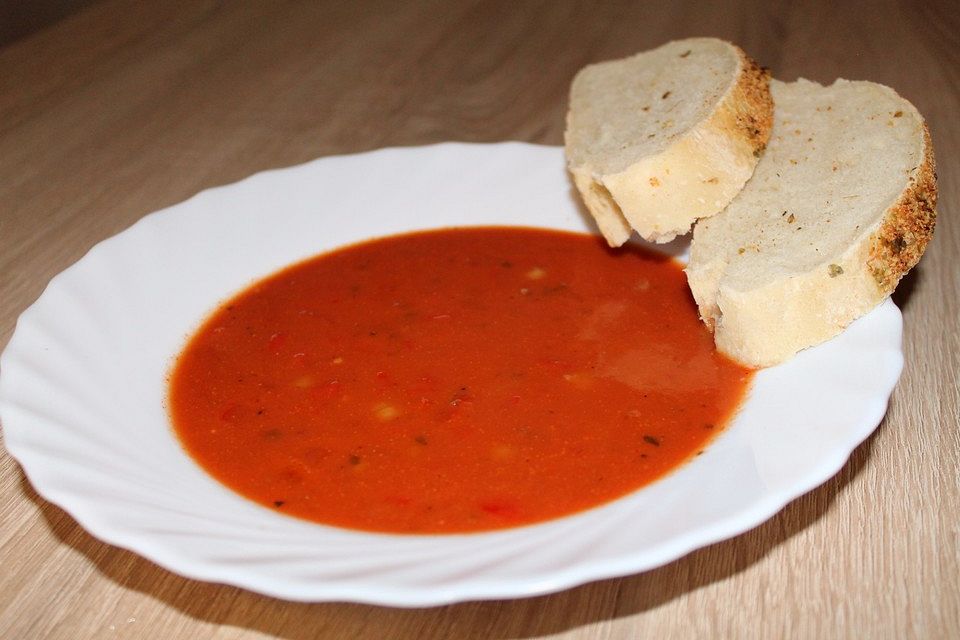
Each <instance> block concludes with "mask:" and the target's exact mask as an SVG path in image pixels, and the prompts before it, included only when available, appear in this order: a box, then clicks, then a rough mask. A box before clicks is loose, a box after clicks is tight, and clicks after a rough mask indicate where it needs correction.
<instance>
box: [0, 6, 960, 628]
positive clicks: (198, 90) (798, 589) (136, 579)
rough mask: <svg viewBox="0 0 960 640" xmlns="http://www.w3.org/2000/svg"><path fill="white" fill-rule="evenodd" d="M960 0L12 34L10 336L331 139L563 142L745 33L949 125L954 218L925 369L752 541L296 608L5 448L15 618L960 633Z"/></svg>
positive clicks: (946, 211) (103, 10)
mask: <svg viewBox="0 0 960 640" xmlns="http://www.w3.org/2000/svg"><path fill="white" fill-rule="evenodd" d="M958 13H960V12H958V11H957V7H956V6H955V3H950V2H946V1H943V2H939V3H919V2H918V3H896V2H875V3H871V7H870V9H869V10H864V9H863V8H862V7H861V6H859V5H856V4H855V3H849V4H843V3H837V4H834V3H828V2H804V3H799V2H778V1H776V0H772V1H764V2H760V1H756V2H742V3H739V4H725V5H723V6H720V5H719V4H718V5H717V6H713V5H711V4H710V3H701V2H695V1H692V0H685V1H682V2H672V3H655V4H653V3H651V4H643V3H635V2H623V3H596V4H589V3H579V2H548V1H542V2H535V1H525V2H520V3H517V2H512V1H510V2H508V1H506V0H493V1H488V2H479V1H473V2H471V1H467V0H457V1H454V2H446V1H443V0H411V1H410V2H404V3H395V2H388V1H379V2H378V1H375V0H373V1H363V2H307V1H303V2H281V1H278V2H252V1H250V2H244V1H238V2H233V1H231V2H215V1H213V0H172V1H169V2H147V3H141V2H136V1H134V0H102V1H100V2H96V3H93V4H91V5H90V6H89V7H87V8H85V9H83V10H82V11H80V12H79V13H77V14H75V15H73V16H71V17H70V18H68V19H66V20H64V21H62V22H60V23H58V24H56V25H53V26H51V27H49V28H46V29H44V30H41V31H39V32H37V33H35V34H33V35H31V36H29V37H27V38H24V39H21V40H18V41H16V42H14V43H13V44H11V45H9V46H7V47H6V48H3V49H0V300H2V305H0V344H6V342H7V341H8V340H9V337H10V335H11V334H12V332H13V328H14V323H15V320H16V317H17V316H18V315H19V313H20V312H21V311H22V310H23V309H25V308H26V307H27V306H28V305H29V304H30V303H31V302H32V301H33V300H35V299H36V298H37V296H38V295H40V293H41V292H42V290H43V288H44V286H45V285H46V283H47V282H48V281H49V279H50V278H51V277H52V276H53V275H55V274H56V273H58V272H59V271H61V270H63V269H64V268H66V267H67V266H69V265H70V264H72V263H73V262H74V261H76V260H77V259H78V258H80V257H81V256H82V255H83V254H84V253H85V252H86V251H87V250H88V249H89V248H90V247H91V246H92V245H93V244H95V243H96V242H98V241H100V240H102V239H104V238H106V237H108V236H110V235H112V234H114V233H116V232H118V231H120V230H122V229H124V228H126V227H127V226H129V225H130V224H131V223H133V222H134V221H136V220H137V219H139V218H140V217H141V216H143V215H145V214H147V213H149V212H150V211H153V210H155V209H158V208H161V207H163V206H166V205H170V204H173V203H176V202H178V201H180V200H183V199H185V198H187V197H188V196H190V195H192V194H193V193H195V192H197V191H199V190H201V189H203V188H206V187H210V186H214V185H218V184H224V183H228V182H232V181H234V180H237V179H239V178H242V177H244V176H246V175H248V174H251V173H254V172H256V171H259V170H263V169H268V168H274V167H279V166H285V165H291V164H295V163H299V162H303V161H306V160H310V159H312V158H316V157H318V156H324V155H330V154H335V153H346V152H356V151H362V150H367V149H373V148H377V147H382V146H393V145H414V144H425V143H431V142H437V141H441V140H468V141H500V140H525V141H531V142H541V143H548V144H560V143H561V142H562V133H563V115H564V112H565V109H566V91H567V87H568V85H569V82H570V79H571V78H572V76H573V74H574V73H575V71H576V70H577V69H579V68H580V67H581V66H582V65H584V64H586V63H588V62H593V61H598V60H602V59H607V58H612V57H616V56H622V55H626V54H629V53H632V52H635V51H638V50H641V49H645V48H649V47H652V46H655V45H657V44H659V43H661V42H663V41H666V40H668V39H672V38H677V37H684V36H690V35H716V36H719V37H723V38H728V39H731V40H733V41H735V42H737V43H739V44H740V45H741V46H743V47H744V48H745V49H746V50H747V51H748V52H750V53H751V54H752V55H753V56H754V57H756V58H757V59H758V60H759V61H760V62H761V63H762V64H764V65H766V66H769V67H771V68H772V69H773V71H774V73H775V74H776V75H777V76H778V77H780V78H782V79H786V80H790V79H794V78H796V77H798V76H804V77H808V78H811V79H815V80H820V81H825V82H829V81H831V80H832V79H833V78H834V77H837V76H842V77H847V78H853V79H869V80H874V81H878V82H882V83H885V84H888V85H891V86H893V87H895V88H896V89H897V90H898V91H899V92H900V93H901V94H902V95H904V96H905V97H907V98H908V99H910V100H911V101H913V102H914V103H915V104H916V105H917V107H918V108H919V109H920V111H921V112H922V113H923V114H924V115H925V116H926V117H927V118H928V121H929V124H930V129H931V132H932V135H933V140H934V144H935V146H936V149H937V157H938V160H939V174H940V190H941V196H940V206H939V213H940V221H939V224H938V228H937V231H936V234H935V238H934V240H933V242H932V243H931V246H930V248H929V249H928V253H927V255H926V257H925V258H924V259H923V261H922V262H921V264H920V266H919V267H918V268H917V269H916V270H915V271H914V272H913V273H912V274H911V275H910V276H908V278H907V279H906V280H905V281H904V282H903V283H902V285H901V288H900V289H899V290H898V292H897V293H896V294H895V299H896V301H897V302H898V304H899V305H900V306H901V308H902V309H903V314H904V323H905V335H904V348H905V355H906V363H907V364H906V368H905V370H904V373H903V377H902V379H901V381H900V384H899V386H898V388H897V390H896V391H895V393H894V395H893V398H892V401H891V405H890V408H889V411H888V413H887V416H886V418H885V419H884V421H883V422H882V423H881V425H880V426H879V428H878V429H877V431H876V433H875V434H874V435H873V436H872V437H871V438H870V439H868V440H867V442H866V443H865V444H863V445H862V446H861V447H860V448H859V449H857V450H856V452H855V453H854V454H853V456H852V458H851V460H850V461H849V463H848V464H847V465H846V466H845V467H844V468H843V470H842V471H841V472H840V473H839V474H838V475H837V476H836V477H834V478H833V479H831V480H830V481H828V482H827V483H826V484H824V485H823V486H822V487H820V488H818V489H816V490H814V491H812V492H811V493H809V494H807V495H805V496H803V497H801V498H799V499H798V500H796V501H794V502H793V503H791V504H790V505H788V506H787V507H786V508H785V509H784V510H783V511H782V512H781V513H780V514H778V515H777V516H776V517H774V518H773V519H771V520H770V521H768V522H766V523H765V524H763V525H761V526H760V527H758V528H756V529H755V530H753V531H750V532H748V533H746V534H744V535H742V536H739V537H737V538H734V539H732V540H729V541H726V542H722V543H719V544H715V545H713V546H710V547H707V548H705V549H702V550H699V551H696V552H694V553H692V554H690V555H689V556H687V557H685V558H683V559H681V560H679V561H677V562H673V563H671V564H669V565H667V566H665V567H662V568H660V569H657V570H654V571H650V572H647V573H644V574H640V575H636V576H630V577H626V578H622V579H615V580H606V581H601V582H598V583H594V584H589V585H585V586H583V587H579V588H575V589H571V590H568V591H565V592H562V593H558V594H555V595H550V596H544V597H539V598H531V599H524V600H516V601H504V602H481V603H466V604H460V605H454V606H449V607H439V608H433V609H422V610H394V609H388V608H380V607H371V606H362V605H344V604H321V605H303V604H291V603H285V602H281V601H278V600H273V599H270V598H266V597H262V596H258V595H255V594H251V593H248V592H244V591H241V590H238V589H234V588H228V587H222V586H217V585H210V584H203V583H199V582H194V581H191V580H187V579H184V578H180V577H179V576H176V575H173V574H171V573H168V572H166V571H164V570H162V569H160V568H158V567H156V566H155V565H153V564H152V563H150V562H148V561H146V560H143V559H141V558H140V557H138V556H136V555H134V554H131V553H129V552H126V551H123V550H119V549H116V548H114V547H110V546H108V545H105V544H103V543H101V542H99V541H97V540H96V539H94V538H92V537H91V536H90V535H89V534H87V533H86V532H85V531H84V530H83V529H81V528H80V527H79V526H78V525H77V524H76V523H75V522H74V521H73V520H72V519H71V518H70V517H69V516H68V515H67V514H65V513H64V512H63V511H61V510H60V509H59V508H57V507H56V506H53V505H51V504H49V503H47V502H45V501H44V500H42V499H41V498H39V497H38V496H37V495H36V493H35V492H34V491H33V490H32V488H31V487H30V486H29V483H27V482H26V481H25V479H24V477H23V475H22V473H21V471H20V469H19V467H18V466H17V465H16V463H14V462H13V461H12V460H11V459H10V458H9V457H8V456H6V454H5V453H3V454H0V487H2V488H3V490H4V495H5V496H6V499H5V500H4V501H3V502H2V503H0V561H2V567H3V570H2V571H0V637H3V638H46V637H49V638H71V639H73V638H191V639H194V638H195V639H203V638H270V637H280V638H290V639H301V638H321V637H329V638H378V639H379V638H401V639H402V638H410V639H417V640H426V639H429V638H545V637H550V638H571V639H572V638H612V639H619V638H624V639H626V638H638V637H647V636H649V637H657V638H663V637H723V638H777V637H791V638H826V637H849V638H951V637H953V638H956V637H960V525H958V522H960V480H958V478H960V440H958V438H960V430H958V423H960V397H958V385H960V380H958V375H957V372H958V370H960V361H958V354H960V327H958V318H960V307H958V294H960V282H958V275H960V269H958V268H957V261H958V259H960V246H958V245H960V230H958V225H957V224H956V222H955V220H954V218H955V213H956V211H957V209H958V206H960V193H958V185H960V163H958V162H957V160H956V158H957V157H958V156H960V124H958V119H957V114H958V113H960V36H958V34H960V19H958Z"/></svg>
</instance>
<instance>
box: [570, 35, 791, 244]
mask: <svg viewBox="0 0 960 640" xmlns="http://www.w3.org/2000/svg"><path fill="white" fill-rule="evenodd" d="M772 111H773V104H772V102H771V100H770V92H769V74H768V72H767V71H766V70H765V69H761V68H760V67H759V66H758V65H757V63H756V62H754V61H753V60H751V59H750V58H748V57H747V55H746V54H745V53H744V52H743V51H741V50H740V49H739V48H738V47H736V46H734V45H732V44H730V43H728V42H724V41H723V40H717V39H715V38H692V39H689V40H679V41H675V42H670V43H667V44H665V45H663V46H661V47H659V48H657V49H653V50H651V51H646V52H643V53H639V54H637V55H634V56H632V57H629V58H624V59H622V60H613V61H610V62H602V63H600V64H594V65H590V66H588V67H585V68H584V69H582V70H581V71H580V72H579V73H578V74H577V76H576V77H575V78H574V80H573V84H572V86H571V89H570V107H569V111H568V113H567V130H566V136H565V139H566V152H567V161H568V166H569V169H570V172H571V173H572V174H573V180H574V182H575V183H576V185H577V189H578V190H579V191H580V194H581V195H582V197H583V200H584V203H585V204H586V206H587V209H589V210H590V213H591V214H593V216H594V218H595V219H596V221H597V226H598V227H599V228H600V231H601V232H602V233H603V235H604V237H606V239H607V241H608V242H609V243H610V245H611V246H619V245H621V244H623V243H624V242H625V241H626V240H627V238H628V237H629V236H630V234H631V228H632V229H636V231H637V232H638V233H639V234H640V236H642V237H643V238H645V239H647V240H652V241H655V242H668V241H670V240H672V239H673V238H674V237H675V236H677V235H678V234H684V233H687V232H688V231H689V230H690V226H691V224H693V222H694V221H695V220H697V219H698V218H702V217H705V216H710V215H713V214H715V213H717V212H718V211H720V210H722V209H723V208H724V207H725V206H726V205H727V204H728V203H729V202H730V200H731V199H733V197H734V196H735V195H736V194H737V193H738V192H739V191H740V189H741V188H742V187H743V185H744V183H745V182H746V181H747V179H748V178H749V177H750V175H751V174H752V173H753V169H754V166H756V163H757V158H758V157H759V156H760V153H761V152H762V151H763V148H764V145H765V144H766V142H767V138H768V136H769V132H770V126H771V123H772V120H773V115H772Z"/></svg>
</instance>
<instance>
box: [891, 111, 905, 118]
mask: <svg viewBox="0 0 960 640" xmlns="http://www.w3.org/2000/svg"><path fill="white" fill-rule="evenodd" d="M902 116H903V111H897V112H896V113H894V114H893V117H894V118H900V117H902Z"/></svg>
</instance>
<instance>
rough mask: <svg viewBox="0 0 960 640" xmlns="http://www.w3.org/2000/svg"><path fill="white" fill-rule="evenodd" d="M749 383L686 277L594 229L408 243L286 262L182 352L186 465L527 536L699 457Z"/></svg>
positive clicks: (303, 503)
mask: <svg viewBox="0 0 960 640" xmlns="http://www.w3.org/2000/svg"><path fill="white" fill-rule="evenodd" d="M751 375H752V372H751V371H749V370H747V369H744V368H742V367H740V366H738V365H737V364H735V363H733V362H731V361H729V360H727V359H726V358H725V357H723V356H722V355H720V354H718V353H717V352H716V351H715V349H714V344H713V339H712V336H711V334H710V333H709V331H708V330H707V329H706V328H705V327H704V326H703V324H702V323H701V322H700V321H699V319H698V318H697V311H696V307H695V304H694V303H693V301H692V299H691V296H690V293H689V290H688V288H687V284H686V280H685V277H684V274H683V272H682V270H681V268H680V266H679V265H678V264H677V263H676V262H674V261H672V260H670V259H666V258H663V257H660V256H658V255H656V254H652V253H648V252H646V251H644V250H642V249H640V248H637V247H626V248H622V249H617V250H613V249H609V248H607V247H606V246H605V245H604V244H603V241H602V240H600V239H598V238H596V237H593V236H587V235H581V234H574V233H565V232H558V231H547V230H536V229H521V228H470V229H453V230H441V231H430V232H420V233H413V234H408V235H401V236H395V237H390V238H385V239H381V240H375V241H371V242H366V243H363V244H358V245H354V246H350V247H346V248H343V249H340V250H338V251H334V252H332V253H329V254H325V255H322V256H319V257H317V258H314V259H312V260H308V261H306V262H302V263H299V264H296V265H294V266H291V267H289V268H287V269H285V270H283V271H281V272H279V273H277V274H275V275H273V276H270V277H269V278H267V279H265V280H263V281H261V282H258V283H257V284H255V285H253V286H252V287H250V288H249V289H248V290H246V291H243V292H242V293H240V294H238V295H237V296H236V297H234V298H233V299H231V300H229V301H227V302H225V303H223V304H222V305H221V306H220V307H219V308H218V309H217V310H216V311H215V312H214V313H213V315H212V316H211V317H210V318H209V319H208V320H207V321H206V322H205V323H204V324H203V326H202V327H201V328H200V329H199V331H198V332H197V333H196V335H195V336H193V337H192V339H191V340H190V341H189V343H188V344H187V346H186V348H185V349H184V351H183V353H182V354H181V355H180V356H179V358H178V360H177V362H176V365H175V367H174V369H173V372H172V374H171V380H170V389H169V408H170V413H171V416H172V420H173V424H174V426H175V429H176V432H177V434H178V436H179V438H180V439H181V441H182V443H183V445H184V447H185V448H186V449H187V451H188V452H189V453H190V455H191V456H193V458H194V459H195V460H196V461H197V462H198V463H199V464H200V465H201V466H202V467H203V468H204V469H206V470H207V472H209V473H210V474H211V475H212V476H213V477H215V478H216V479H217V480H219V481H220V482H222V483H223V484H225V485H227V486H228V487H230V488H232V489H233V490H235V491H236V492H238V493H240V494H242V495H243V496H246V497H247V498H249V499H251V500H253V501H256V502H258V503H260V504H261V505H263V506H265V507H267V508H269V509H272V510H275V511H278V512H282V513H285V514H289V515H292V516H296V517H299V518H303V519H307V520H312V521H316V522H321V523H325V524H330V525H336V526H341V527H349V528H355V529H363V530H369V531H382V532H403V533H454V532H471V531H483V530H490V529H498V528H504V527H512V526H517V525H524V524H530V523H535V522H540V521H543V520H547V519H551V518H557V517H559V516H564V515H568V514H572V513H575V512H578V511H581V510H584V509H587V508H590V507H594V506H597V505H600V504H603V503H605V502H608V501H610V500H613V499H615V498H618V497H621V496H623V495H625V494H627V493H629V492H631V491H634V490H636V489H637V488H639V487H642V486H644V485H646V484H648V483H650V482H652V481H654V480H656V479H657V478H659V477H661V476H663V475H664V474H665V473H667V472H669V471H670V470H672V469H674V468H675V467H677V465H679V464H681V463H683V462H684V461H685V460H687V459H688V458H690V457H691V456H693V455H695V454H697V453H699V452H700V451H701V450H702V449H703V447H704V446H705V445H706V444H707V442H708V440H710V439H711V437H713V436H714V435H715V434H716V432H717V431H718V430H719V429H720V428H722V426H723V425H724V424H725V423H726V422H727V420H728V419H729V418H730V417H731V414H732V413H733V412H734V410H735V409H736V407H737V405H738V403H739V402H740V401H741V399H742V398H743V396H744V394H745V390H746V388H747V385H748V382H749V379H750V377H751Z"/></svg>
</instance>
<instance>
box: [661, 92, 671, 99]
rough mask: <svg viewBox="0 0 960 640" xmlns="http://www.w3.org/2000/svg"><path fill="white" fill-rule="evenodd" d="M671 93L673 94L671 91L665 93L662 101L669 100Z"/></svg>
mask: <svg viewBox="0 0 960 640" xmlns="http://www.w3.org/2000/svg"><path fill="white" fill-rule="evenodd" d="M670 93H671V92H670V91H665V92H664V93H663V95H662V96H660V99H661V100H666V99H667V98H669V97H670Z"/></svg>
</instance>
